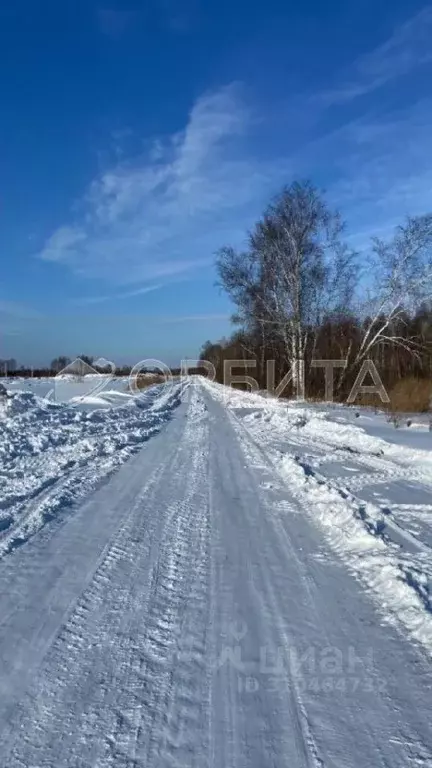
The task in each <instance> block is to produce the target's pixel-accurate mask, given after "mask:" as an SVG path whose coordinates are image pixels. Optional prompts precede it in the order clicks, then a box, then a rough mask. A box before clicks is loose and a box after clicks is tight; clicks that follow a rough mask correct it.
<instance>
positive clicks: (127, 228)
mask: <svg viewBox="0 0 432 768" xmlns="http://www.w3.org/2000/svg"><path fill="white" fill-rule="evenodd" d="M250 124H251V119H250V115H249V114H248V111H247V109H246V108H245V106H244V104H243V101H242V98H241V89H240V87H239V86H238V85H236V84H233V85H230V86H228V87H225V88H222V89H221V90H219V91H216V92H213V93H209V94H206V95H204V96H202V97H201V98H200V99H198V101H197V102H196V103H195V105H194V106H193V108H192V110H191V112H190V115H189V119H188V122H187V125H186V127H185V129H184V130H183V131H181V132H178V133H176V134H174V135H172V136H170V137H168V138H167V139H165V140H162V139H161V138H160V137H158V138H156V140H155V144H154V149H155V150H157V151H153V152H150V153H149V154H147V155H146V157H140V158H138V159H135V160H134V161H130V162H128V163H123V164H120V165H117V166H116V167H114V168H112V169H111V170H109V171H107V172H105V173H104V174H103V175H102V176H100V177H99V178H97V179H95V180H94V181H93V182H92V184H91V185H90V187H89V189H88V190H87V192H86V194H85V195H84V197H83V200H82V201H81V203H80V205H79V210H80V215H79V216H78V217H77V218H76V220H74V221H72V222H71V223H67V224H65V225H64V226H62V227H60V228H59V229H58V230H57V231H56V232H54V233H53V234H52V235H51V236H50V237H49V238H48V240H47V242H46V243H45V246H44V248H43V250H42V252H41V253H39V254H38V255H39V257H40V258H41V259H43V260H45V261H50V262H57V263H59V264H63V265H65V266H67V267H69V268H71V269H72V270H73V271H74V272H75V273H77V274H79V275H81V276H84V277H89V278H102V279H104V280H106V281H110V282H111V283H114V284H117V285H121V284H123V285H126V284H134V283H143V282H146V281H152V280H156V281H158V282H159V281H160V280H165V279H171V278H172V277H173V276H176V275H184V274H186V273H190V272H192V271H193V270H195V269H197V268H199V267H200V266H203V265H206V264H208V263H209V262H211V261H212V258H213V252H214V249H215V248H216V247H218V246H219V245H221V244H223V243H224V242H225V239H226V238H227V237H231V235H232V233H233V231H235V232H236V233H238V231H239V230H243V229H244V228H245V227H247V226H248V225H249V224H250V223H251V220H252V219H251V216H253V215H255V214H256V212H257V210H258V209H259V206H261V205H262V202H263V201H265V200H266V197H267V196H268V193H269V189H270V188H271V189H274V187H275V185H276V184H278V183H279V181H280V180H281V179H282V178H283V174H284V166H283V164H281V163H278V162H275V163H272V164H270V163H267V164H265V165H264V164H261V163H260V162H258V161H257V160H256V159H254V158H251V157H250V156H247V155H246V154H245V152H244V151H243V150H244V144H243V142H244V139H245V134H246V133H247V131H248V129H249V128H250Z"/></svg>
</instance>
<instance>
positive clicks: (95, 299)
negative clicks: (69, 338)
mask: <svg viewBox="0 0 432 768" xmlns="http://www.w3.org/2000/svg"><path fill="white" fill-rule="evenodd" d="M164 285H165V284H164V283H158V284H157V285H144V286H141V287H140V288H135V289H134V290H132V291H123V292H121V293H110V294H104V295H100V296H80V297H79V298H77V299H72V303H73V304H80V305H89V304H103V303H104V302H107V301H109V302H112V303H116V302H118V301H123V300H124V299H131V298H134V297H135V296H144V295H145V294H146V293H152V292H153V291H158V290H160V289H161V288H164Z"/></svg>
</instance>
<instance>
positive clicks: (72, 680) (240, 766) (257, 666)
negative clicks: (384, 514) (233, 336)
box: [0, 380, 432, 768]
mask: <svg viewBox="0 0 432 768" xmlns="http://www.w3.org/2000/svg"><path fill="white" fill-rule="evenodd" d="M169 397H170V396H169V395H168V393H166V394H165V403H169V402H171V401H170V400H169ZM224 397H225V394H224V393H223V392H222V390H221V389H220V388H218V387H216V386H211V385H208V384H206V383H205V382H203V381H201V380H191V381H189V383H188V385H187V386H185V387H184V389H183V391H182V392H180V390H179V391H177V394H176V407H173V408H172V409H171V410H170V418H169V419H165V420H164V421H163V423H160V424H159V429H158V430H157V431H154V433H152V435H151V439H148V440H147V442H146V443H145V444H144V446H143V447H142V449H141V450H140V451H139V453H136V454H135V455H134V456H133V457H132V458H129V460H128V461H127V462H126V463H125V464H124V465H123V466H121V467H120V468H119V469H118V471H116V472H115V473H114V474H112V475H111V477H110V478H109V479H108V480H107V481H106V482H105V484H104V485H101V486H100V487H99V488H98V489H96V490H92V491H91V493H88V492H87V497H86V499H85V500H84V501H81V502H80V504H79V505H76V504H75V505H73V506H72V507H71V508H70V510H69V513H68V515H66V514H65V515H62V516H61V517H60V518H57V519H54V520H51V521H48V522H46V524H45V525H44V527H43V528H42V529H41V530H39V531H38V532H35V534H34V535H33V536H31V537H30V538H28V540H27V541H26V542H25V543H24V544H23V545H22V546H21V547H19V548H15V549H13V550H12V551H11V552H10V553H9V554H7V555H6V556H5V557H4V558H3V560H2V562H1V563H0V569H1V584H2V592H1V597H0V607H1V617H2V618H1V623H0V665H1V676H0V728H1V739H0V765H1V766H5V767H6V766H7V768H90V767H91V768H105V767H107V768H108V767H110V766H116V767H117V766H118V767H119V768H132V767H134V768H138V766H143V767H145V768H154V767H156V766H158V767H165V766H166V767H168V766H176V767H177V768H180V766H181V767H182V768H183V767H184V768H193V767H196V768H198V767H199V768H206V766H207V767H208V768H266V767H267V766H268V767H269V768H275V767H276V766H277V767H278V768H279V767H280V766H286V767H287V768H288V767H289V768H369V766H371V767H372V766H373V768H389V766H391V768H414V766H415V767H416V768H418V767H419V766H422V767H428V766H431V765H432V731H431V725H430V714H429V711H430V703H431V690H432V689H431V682H432V681H431V670H430V658H429V656H428V646H427V635H425V634H424V633H423V634H420V635H419V636H418V637H416V636H415V633H413V632H412V631H411V629H412V627H411V625H410V626H408V625H407V623H406V622H404V621H403V620H399V618H398V616H397V615H395V611H396V608H395V605H396V604H395V603H392V602H391V601H388V599H387V597H388V596H387V595H384V598H383V601H382V603H381V604H380V603H379V601H378V599H377V596H376V592H375V591H374V588H373V585H371V584H370V583H369V582H368V580H367V579H366V580H364V579H363V580H362V579H359V576H358V573H357V572H356V571H355V569H351V572H350V570H349V568H348V567H347V559H346V548H344V546H343V542H342V543H341V542H340V546H339V549H338V547H336V546H335V539H336V537H337V536H340V530H341V529H340V523H341V519H340V515H339V512H341V509H342V506H340V507H338V504H339V505H342V504H344V510H345V512H344V514H345V517H344V526H345V530H346V532H348V534H349V535H350V536H354V538H356V537H358V535H359V529H357V528H356V526H357V525H361V526H362V530H364V532H365V533H364V536H365V537H366V538H364V539H363V544H364V548H365V556H366V557H370V549H369V547H368V541H369V540H370V541H372V542H373V543H374V545H375V544H376V541H379V542H381V543H382V547H381V545H380V550H381V549H382V548H385V547H387V548H388V552H389V557H394V558H397V557H398V556H399V555H398V551H396V544H395V542H393V541H391V540H390V539H389V540H387V539H386V538H385V536H384V535H382V531H381V530H380V531H379V535H378V536H377V535H376V531H374V530H373V526H369V527H368V523H369V522H370V521H369V520H368V519H363V518H361V519H360V520H359V519H357V517H356V516H355V514H353V510H354V507H353V504H354V501H353V498H354V497H347V498H343V497H342V496H340V495H339V496H337V495H336V496H335V497H330V496H329V494H330V492H331V491H333V492H334V493H335V494H336V491H337V489H339V490H344V489H343V487H342V484H341V482H340V476H341V475H343V473H344V471H345V468H346V467H348V466H349V464H348V462H349V460H350V459H351V461H354V463H355V461H356V456H353V454H352V452H351V450H348V443H349V440H350V439H355V433H352V432H351V433H350V434H349V435H348V434H347V435H346V439H345V443H343V441H339V442H340V445H339V450H340V451H341V454H340V456H339V459H340V466H339V469H334V467H333V469H332V473H333V474H332V478H331V479H328V480H326V483H327V484H325V485H320V483H322V482H323V480H322V477H323V473H324V472H325V467H324V462H323V461H322V456H323V454H322V453H320V451H319V442H320V441H319V438H318V437H317V436H316V435H315V437H316V439H315V438H314V436H313V435H312V434H311V432H310V419H309V422H308V418H309V417H308V416H305V415H303V416H302V417H301V419H300V414H299V413H298V412H297V413H296V412H295V410H291V412H290V413H291V416H290V414H289V413H285V415H284V414H283V413H282V411H280V409H279V406H278V405H277V404H275V405H274V406H273V405H271V404H266V405H265V410H264V405H263V401H262V399H261V398H259V399H255V398H248V397H247V396H246V395H240V394H236V395H234V396H233V397H232V398H231V399H230V400H229V401H225V400H224ZM180 400H181V402H180ZM259 401H261V404H260V402H259ZM150 407H151V406H150ZM158 407H160V404H159V406H158ZM278 409H279V410H278ZM257 414H258V416H257ZM143 418H144V419H145V418H146V417H145V411H143ZM267 418H270V421H271V422H272V425H271V428H270V429H266V427H265V423H264V422H265V419H267ZM290 418H291V422H292V421H293V420H294V421H295V420H297V421H298V420H299V419H300V421H298V425H297V426H295V427H294V426H293V424H292V423H291V422H290ZM305 418H306V422H307V423H306V425H305V421H304V420H305ZM279 421H280V422H281V424H282V423H284V424H285V427H284V431H282V427H281V430H280V431H279V432H278V431H277V430H276V432H275V425H276V422H278V423H279ZM301 424H303V427H302V426H301ZM305 426H306V429H304V427H305ZM326 426H327V427H328V423H327V424H326ZM353 429H355V428H353ZM308 430H309V435H308V434H307V432H308ZM336 432H337V430H336ZM305 433H306V434H305ZM339 437H340V435H339ZM326 438H327V440H330V439H331V438H330V437H329V434H328V430H326ZM358 438H359V444H360V443H361V441H362V439H363V441H364V440H365V438H364V437H363V438H362V435H361V432H360V430H358ZM334 439H335V440H337V439H338V438H337V435H336V438H334ZM303 440H304V442H303V443H302V441H303ZM382 442H383V441H381V443H382ZM381 443H380V444H381ZM282 445H283V449H282ZM344 445H345V448H344ZM385 445H387V444H385ZM302 446H303V448H302ZM376 447H377V444H376V443H371V444H368V451H369V453H368V454H366V451H363V453H362V451H360V452H359V461H358V465H357V464H356V466H360V465H361V466H362V473H363V475H364V474H365V473H366V464H365V460H366V458H367V457H369V459H370V460H371V461H372V453H373V452H374V451H375V450H376ZM395 450H396V449H395ZM401 450H402V449H401ZM327 451H328V449H327ZM402 453H403V451H402V452H400V453H399V454H398V457H396V455H395V454H394V453H393V454H392V458H391V460H390V461H391V466H392V467H393V468H395V466H396V465H397V466H400V467H401V468H402V467H403V461H404V459H403V457H402ZM305 454H307V456H306V457H305ZM407 456H408V454H407ZM320 457H321V458H320ZM410 457H411V454H410ZM331 458H332V460H333V461H336V460H337V459H338V457H337V456H336V455H333V456H332V457H331ZM376 458H377V460H379V461H381V469H380V470H379V471H380V472H381V473H384V472H385V468H384V463H383V462H386V456H385V455H384V456H381V455H380V456H377V457H376ZM411 458H412V457H411ZM417 460H418V461H417V464H418V466H419V467H420V469H419V470H418V471H419V473H420V474H421V478H420V486H419V487H421V488H422V489H424V488H426V485H421V483H423V482H424V483H427V467H428V458H427V456H426V455H424V456H423V457H422V462H420V464H419V461H420V459H419V455H417ZM398 462H399V463H398ZM333 470H334V471H333ZM347 471H348V470H347ZM376 471H378V470H376ZM371 472H373V470H372V469H371ZM299 473H303V478H302V479H301V475H300V474H299ZM304 475H306V480H305V479H304ZM400 477H402V475H401V476H400ZM400 477H399V480H398V482H401V480H400ZM307 478H312V480H311V481H308V480H307ZM300 479H301V482H300ZM308 482H311V483H312V484H311V485H308ZM331 483H333V485H331ZM320 489H321V491H320ZM345 490H346V489H345ZM320 493H321V496H320ZM320 504H322V505H323V506H321V507H320ZM334 505H336V511H334V509H333V506H334ZM306 506H308V507H309V509H308V510H306ZM354 506H355V505H354ZM418 506H421V505H420V503H419V504H418ZM422 506H424V507H427V509H426V510H423V511H426V519H427V510H428V509H429V507H428V504H427V499H426V501H425V502H424V504H423V505H422ZM314 508H315V509H316V510H317V513H316V519H314ZM332 510H333V511H332ZM417 512H418V513H419V514H420V513H421V510H420V509H418V510H417ZM326 513H327V514H328V515H329V518H330V522H328V526H329V527H331V528H332V535H329V534H328V531H326V529H325V525H324V523H323V517H325V514H326ZM366 517H367V515H366ZM352 525H353V526H354V529H355V535H354V534H352V532H351V533H350V531H352V528H351V526H352ZM342 529H343V526H342ZM425 530H426V528H423V529H422V531H423V532H424V531H425ZM323 531H324V532H325V535H323ZM414 533H415V532H414ZM412 535H414V534H412ZM367 537H368V538H367ZM348 538H349V536H348ZM356 541H357V538H356ZM404 541H405V540H404ZM419 541H420V539H419ZM415 543H416V539H415V541H414V544H415ZM403 546H406V545H403ZM420 549H421V548H420ZM384 552H387V550H385V549H382V556H383V557H384ZM416 552H417V550H416ZM411 554H413V553H411ZM420 554H422V556H423V558H424V560H425V564H424V566H423V567H424V568H425V569H426V568H427V564H426V559H427V557H428V551H427V549H426V550H422V551H421V553H420ZM414 555H415V556H416V553H414ZM392 562H393V561H392ZM394 562H398V561H397V560H396V559H395V560H394ZM416 563H417V561H416ZM393 565H394V563H393ZM401 579H402V580H401V584H402V587H403V590H408V589H409V590H411V592H412V594H413V595H414V596H415V600H416V601H418V602H416V603H415V608H416V611H417V613H416V617H417V618H418V619H420V618H421V612H423V614H424V616H426V617H427V616H428V614H429V611H428V607H427V604H426V602H425V601H424V600H422V598H421V596H420V594H419V593H418V591H417V590H416V588H415V587H414V585H413V584H411V585H410V584H408V582H407V580H406V579H404V578H403V573H402V571H401ZM365 586H366V589H365ZM404 594H405V592H404ZM384 603H385V604H384ZM429 615H430V614H429ZM411 618H412V616H411ZM419 626H420V625H419ZM425 626H426V621H425V623H424V624H423V628H424V627H425Z"/></svg>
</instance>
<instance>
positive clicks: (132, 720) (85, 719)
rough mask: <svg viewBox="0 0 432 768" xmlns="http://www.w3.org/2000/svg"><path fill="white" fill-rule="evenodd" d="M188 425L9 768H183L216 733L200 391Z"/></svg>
mask: <svg viewBox="0 0 432 768" xmlns="http://www.w3.org/2000/svg"><path fill="white" fill-rule="evenodd" d="M185 424H186V427H185V430H184V434H183V439H182V440H181V442H180V443H179V444H177V445H175V446H172V448H171V450H170V451H168V452H167V460H166V463H165V464H164V465H163V466H159V467H157V468H156V469H155V471H154V472H153V475H152V477H151V479H150V480H149V482H148V483H147V484H146V486H145V488H143V489H142V492H141V493H140V494H139V496H138V497H137V498H136V500H135V503H134V505H133V507H132V509H131V511H130V513H129V514H128V515H127V518H126V520H125V521H124V523H123V525H122V526H121V529H120V530H119V531H118V534H117V536H116V538H115V540H114V541H112V542H111V544H110V545H109V546H108V547H107V549H106V551H105V552H104V554H103V556H102V558H101V561H100V563H99V565H98V566H97V568H96V571H95V572H94V574H93V576H92V578H91V582H90V583H89V585H88V587H87V588H86V590H85V591H84V592H83V594H82V595H81V597H80V598H79V599H78V601H77V603H76V604H75V607H74V608H73V610H72V612H71V614H70V616H69V618H68V620H67V621H66V623H65V625H64V626H63V628H62V629H61V631H60V632H59V634H58V636H57V639H56V641H55V642H54V645H53V646H52V649H51V653H50V655H49V656H47V657H46V659H45V661H44V663H43V665H42V667H41V669H40V670H39V673H38V674H37V679H36V680H35V681H34V683H33V685H32V686H31V689H30V691H29V693H28V695H27V696H26V698H25V700H24V702H23V703H22V704H21V705H20V706H19V707H18V709H17V710H16V711H15V713H14V716H13V718H12V726H13V732H14V733H15V734H20V735H21V734H24V735H23V736H21V737H20V738H19V739H16V740H11V742H10V744H11V746H10V752H9V756H8V758H7V760H6V762H7V765H8V768H14V767H15V766H24V765H30V764H31V765H34V764H37V765H38V766H40V768H42V767H43V768H45V767H46V768H48V766H52V765H54V764H55V765H56V766H62V765H64V766H70V765H72V764H73V765H74V766H88V765H92V766H110V765H113V766H114V765H115V766H119V767H120V768H131V767H132V766H135V765H138V764H139V765H145V764H156V762H157V761H158V760H160V761H161V762H160V763H158V764H161V765H175V764H178V763H177V762H176V761H177V760H178V756H179V754H181V753H183V754H184V755H187V754H188V752H189V751H190V744H196V741H197V738H198V736H197V734H199V733H201V731H202V730H203V729H204V731H205V730H206V728H207V726H206V724H205V723H206V718H207V717H208V713H206V706H205V701H206V697H208V676H207V673H206V662H205V651H206V642H207V626H208V625H207V614H208V604H209V600H208V589H209V583H208V575H209V565H208V561H209V552H208V546H209V543H208V539H209V520H208V498H207V497H208V494H207V488H206V476H207V461H208V424H207V421H206V419H205V414H203V411H202V404H200V401H199V398H198V396H197V394H196V393H194V391H193V390H192V393H191V400H190V404H189V410H188V416H187V418H186V422H185ZM185 466H187V467H188V474H187V480H186V485H185V487H184V488H183V489H182V493H181V494H180V493H179V492H180V488H181V482H182V477H184V469H185ZM179 496H180V498H179ZM173 498H177V499H179V500H178V501H175V502H172V499H173ZM41 692H42V693H41ZM78 692H79V694H78V695H77V693H78ZM203 718H204V725H203ZM59 739H61V744H62V747H61V754H60V755H59ZM6 754H7V750H6V749H5V744H4V745H3V753H2V756H4V757H5V756H6ZM72 756H73V757H72ZM185 759H186V758H185ZM35 761H36V762H35ZM200 765H202V762H200Z"/></svg>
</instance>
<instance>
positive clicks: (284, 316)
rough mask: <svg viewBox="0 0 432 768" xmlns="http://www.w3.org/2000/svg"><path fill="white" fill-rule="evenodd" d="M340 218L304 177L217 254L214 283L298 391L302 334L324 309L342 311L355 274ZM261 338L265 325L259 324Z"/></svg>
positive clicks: (300, 386)
mask: <svg viewBox="0 0 432 768" xmlns="http://www.w3.org/2000/svg"><path fill="white" fill-rule="evenodd" d="M342 230H343V227H342V224H341V221H340V217H339V215H338V214H337V213H334V212H332V211H330V209H329V208H328V206H327V204H326V202H325V201H324V200H323V198H322V196H321V195H320V193H319V192H318V190H317V189H316V188H315V187H314V186H313V185H312V184H310V183H309V182H303V183H299V182H294V183H293V184H291V186H289V187H286V188H285V189H284V190H283V191H282V193H281V194H280V195H279V196H278V197H277V198H276V199H275V200H274V202H273V203H272V204H271V205H270V206H269V208H268V209H267V211H266V213H265V214H264V216H263V217H262V219H261V220H260V221H259V222H258V223H257V224H256V226H255V228H254V230H253V231H252V233H251V234H250V236H249V243H248V248H247V250H246V251H244V252H242V253H239V252H237V251H235V250H234V249H232V248H224V249H222V250H221V251H220V252H219V254H218V261H217V264H218V270H219V275H220V279H221V283H222V285H223V287H224V288H225V290H226V291H227V292H228V294H229V295H230V296H231V298H232V299H233V301H234V303H235V304H236V305H237V307H238V314H239V318H240V319H241V320H242V321H243V323H244V325H245V327H246V328H248V329H252V328H254V329H256V328H257V326H261V329H264V328H266V327H268V328H269V333H270V334H271V335H272V336H273V337H274V336H275V335H276V336H277V337H279V339H280V340H281V341H282V343H283V347H284V350H285V356H286V361H287V363H288V362H289V363H290V364H291V365H294V366H295V372H296V377H297V380H296V382H295V384H296V388H297V391H298V392H299V391H304V380H303V376H304V359H305V350H306V344H307V341H308V334H310V333H311V330H313V328H314V327H316V326H317V325H318V324H319V323H320V322H321V321H322V319H323V317H324V316H325V315H330V314H331V313H332V312H337V311H341V310H342V309H345V307H346V304H347V302H348V301H349V297H350V294H351V293H352V281H353V277H354V275H355V267H354V258H353V254H352V252H350V251H349V249H348V248H347V247H346V246H345V245H344V244H343V243H342V240H341V235H342ZM261 332H262V334H263V335H264V336H265V331H264V330H261Z"/></svg>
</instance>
